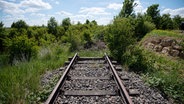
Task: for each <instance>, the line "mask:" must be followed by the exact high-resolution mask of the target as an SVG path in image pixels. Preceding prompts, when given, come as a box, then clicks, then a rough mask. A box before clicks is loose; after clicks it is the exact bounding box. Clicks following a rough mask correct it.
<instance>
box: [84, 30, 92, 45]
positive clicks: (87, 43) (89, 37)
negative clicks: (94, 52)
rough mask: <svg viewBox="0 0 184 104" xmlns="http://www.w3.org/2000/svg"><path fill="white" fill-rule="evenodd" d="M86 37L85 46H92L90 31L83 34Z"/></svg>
mask: <svg viewBox="0 0 184 104" xmlns="http://www.w3.org/2000/svg"><path fill="white" fill-rule="evenodd" d="M83 37H84V41H85V43H84V48H90V47H91V44H92V40H91V35H90V32H89V31H85V32H84V34H83Z"/></svg>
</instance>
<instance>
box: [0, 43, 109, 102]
mask: <svg viewBox="0 0 184 104" xmlns="http://www.w3.org/2000/svg"><path fill="white" fill-rule="evenodd" d="M105 52H108V50H106V49H104V50H80V51H78V52H77V53H79V56H81V57H102V56H104V53H105ZM73 55H74V52H72V53H71V52H70V51H69V44H62V45H61V44H59V43H53V44H51V45H50V46H47V47H42V48H41V50H40V52H39V54H38V57H37V58H36V59H32V60H31V61H30V62H27V61H26V62H18V63H17V64H16V65H13V66H10V65H7V66H3V67H1V69H0V104H1V103H6V104H7V103H8V104H23V103H38V102H37V101H43V100H45V99H46V98H47V97H48V94H49V93H50V92H51V90H52V87H50V85H49V88H48V89H42V88H41V87H40V77H41V75H42V74H44V73H45V72H46V71H48V70H54V69H56V68H58V67H61V66H63V64H64V62H65V61H66V60H67V58H68V57H72V56H73ZM56 79H57V78H56ZM56 82H57V80H55V79H54V81H53V83H52V85H53V86H54V85H55V83H56ZM40 99H41V100H40Z"/></svg>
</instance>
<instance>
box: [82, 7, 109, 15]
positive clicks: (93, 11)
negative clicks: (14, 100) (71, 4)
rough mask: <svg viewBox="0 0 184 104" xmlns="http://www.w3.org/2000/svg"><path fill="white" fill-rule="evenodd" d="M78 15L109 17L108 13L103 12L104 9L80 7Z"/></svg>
mask: <svg viewBox="0 0 184 104" xmlns="http://www.w3.org/2000/svg"><path fill="white" fill-rule="evenodd" d="M79 13H82V14H88V15H110V13H108V12H106V11H105V8H100V7H91V8H86V7H82V8H80V11H79Z"/></svg>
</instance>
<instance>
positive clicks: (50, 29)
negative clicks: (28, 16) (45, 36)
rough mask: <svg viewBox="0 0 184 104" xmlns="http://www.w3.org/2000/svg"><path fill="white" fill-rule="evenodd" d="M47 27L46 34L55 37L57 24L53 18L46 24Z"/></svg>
mask: <svg viewBox="0 0 184 104" xmlns="http://www.w3.org/2000/svg"><path fill="white" fill-rule="evenodd" d="M47 27H48V33H51V34H53V35H55V36H56V35H57V27H58V23H57V21H56V20H55V18H54V17H51V18H50V20H49V21H48V23H47Z"/></svg>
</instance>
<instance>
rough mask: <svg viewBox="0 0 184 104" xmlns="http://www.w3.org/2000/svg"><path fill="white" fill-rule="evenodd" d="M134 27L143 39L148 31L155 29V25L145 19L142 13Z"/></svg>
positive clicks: (138, 37) (136, 33) (136, 34)
mask: <svg viewBox="0 0 184 104" xmlns="http://www.w3.org/2000/svg"><path fill="white" fill-rule="evenodd" d="M132 21H133V20H132ZM133 27H135V36H136V38H137V39H138V40H141V39H142V38H143V37H144V36H145V35H146V34H147V33H148V32H150V31H152V30H153V29H155V25H154V24H153V23H151V22H148V21H145V20H144V18H143V17H142V16H141V15H140V16H138V17H137V18H136V19H135V25H134V24H133Z"/></svg>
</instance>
